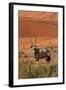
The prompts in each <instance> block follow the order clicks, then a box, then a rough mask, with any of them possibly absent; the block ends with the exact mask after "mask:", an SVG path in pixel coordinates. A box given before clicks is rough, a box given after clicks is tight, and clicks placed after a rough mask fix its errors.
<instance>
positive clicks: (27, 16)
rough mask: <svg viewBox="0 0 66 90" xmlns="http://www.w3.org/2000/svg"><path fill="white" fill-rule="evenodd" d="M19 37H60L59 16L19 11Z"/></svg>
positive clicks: (48, 13)
mask: <svg viewBox="0 0 66 90" xmlns="http://www.w3.org/2000/svg"><path fill="white" fill-rule="evenodd" d="M18 24H19V37H36V36H37V37H45V38H57V37H58V14H57V13H54V12H34V11H19V23H18Z"/></svg>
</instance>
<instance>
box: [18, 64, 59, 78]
mask: <svg viewBox="0 0 66 90" xmlns="http://www.w3.org/2000/svg"><path fill="white" fill-rule="evenodd" d="M19 73H20V74H19V79H21V78H23V79H24V78H42V77H43V78H45V77H57V76H58V65H57V64H41V63H30V62H27V63H26V62H22V63H21V62H19Z"/></svg>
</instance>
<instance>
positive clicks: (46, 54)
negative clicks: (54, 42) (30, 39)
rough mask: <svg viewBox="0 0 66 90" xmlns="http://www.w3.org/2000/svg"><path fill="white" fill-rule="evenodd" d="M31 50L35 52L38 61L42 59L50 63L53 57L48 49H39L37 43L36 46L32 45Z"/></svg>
mask: <svg viewBox="0 0 66 90" xmlns="http://www.w3.org/2000/svg"><path fill="white" fill-rule="evenodd" d="M31 48H32V50H33V55H34V58H35V59H36V61H39V59H40V58H45V59H46V61H47V62H50V60H51V55H50V51H49V50H48V48H38V47H37V46H36V43H35V44H33V43H31Z"/></svg>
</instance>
